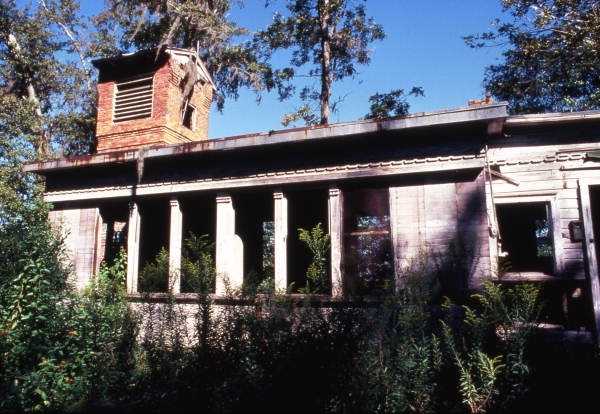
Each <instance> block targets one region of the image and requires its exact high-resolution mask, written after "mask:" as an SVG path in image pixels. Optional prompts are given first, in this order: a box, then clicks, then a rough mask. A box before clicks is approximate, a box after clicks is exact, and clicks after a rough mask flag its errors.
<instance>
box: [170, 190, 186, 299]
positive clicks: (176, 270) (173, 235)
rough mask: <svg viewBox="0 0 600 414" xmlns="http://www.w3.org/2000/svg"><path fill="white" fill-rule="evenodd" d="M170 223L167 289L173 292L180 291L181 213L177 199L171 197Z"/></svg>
mask: <svg viewBox="0 0 600 414" xmlns="http://www.w3.org/2000/svg"><path fill="white" fill-rule="evenodd" d="M170 204H171V225H170V230H169V233H170V234H169V289H171V292H172V293H173V294H177V293H179V292H180V291H181V242H182V238H183V237H182V233H183V214H182V212H181V206H180V205H179V200H177V199H176V198H173V199H171V203H170Z"/></svg>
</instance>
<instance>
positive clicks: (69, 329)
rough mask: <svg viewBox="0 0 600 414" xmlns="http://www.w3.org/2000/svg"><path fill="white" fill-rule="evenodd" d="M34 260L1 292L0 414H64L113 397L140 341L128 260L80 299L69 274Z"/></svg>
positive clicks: (119, 262)
mask: <svg viewBox="0 0 600 414" xmlns="http://www.w3.org/2000/svg"><path fill="white" fill-rule="evenodd" d="M30 256H31V258H29V259H22V262H23V267H22V271H21V272H20V273H19V274H18V275H17V276H16V277H15V279H14V280H12V281H11V282H10V283H8V284H6V285H5V286H3V291H2V300H3V306H2V312H1V313H0V332H1V334H0V352H1V355H2V361H3V363H2V365H1V368H0V390H1V391H2V394H3V395H4V398H3V400H2V401H1V402H0V409H9V410H11V409H16V410H25V411H31V410H33V411H41V410H64V409H67V408H73V407H77V406H79V405H81V404H85V405H93V404H94V403H96V402H98V401H101V400H103V399H105V398H107V397H108V396H109V395H110V396H114V395H115V392H116V390H117V389H118V387H119V385H120V384H123V383H124V382H125V381H126V379H127V373H126V371H127V370H128V367H129V364H128V357H127V356H128V354H129V351H130V350H131V347H132V340H133V338H134V337H135V332H134V326H135V325H134V323H133V321H132V319H131V317H130V313H129V311H128V308H127V304H126V302H125V300H124V283H123V281H124V275H125V271H124V269H125V266H124V263H125V259H124V257H121V258H120V259H119V260H117V262H116V263H115V265H113V266H112V267H111V268H106V267H103V269H102V271H101V272H100V274H99V275H98V278H97V280H95V281H93V282H92V284H91V285H90V286H89V287H88V288H87V289H86V291H85V292H84V293H83V294H82V295H77V294H74V293H71V292H70V291H69V290H68V289H66V285H65V283H64V281H65V278H66V272H65V271H61V270H60V268H52V267H53V265H52V261H50V262H48V261H47V260H45V259H44V258H43V256H42V257H39V255H38V254H37V253H36V252H35V251H34V252H31V254H30ZM4 305H6V306H4Z"/></svg>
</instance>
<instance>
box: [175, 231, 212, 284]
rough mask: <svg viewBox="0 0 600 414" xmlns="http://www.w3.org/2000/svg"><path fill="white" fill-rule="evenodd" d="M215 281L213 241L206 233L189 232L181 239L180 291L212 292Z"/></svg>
mask: <svg viewBox="0 0 600 414" xmlns="http://www.w3.org/2000/svg"><path fill="white" fill-rule="evenodd" d="M215 281H216V269H215V263H214V243H213V242H211V241H210V238H209V236H208V235H206V234H203V235H199V236H198V235H196V234H194V233H190V234H189V236H188V237H187V238H186V239H185V240H184V241H183V253H182V257H181V291H182V292H194V293H201V294H208V293H213V292H214V291H215Z"/></svg>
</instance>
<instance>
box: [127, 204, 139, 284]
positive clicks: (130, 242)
mask: <svg viewBox="0 0 600 414" xmlns="http://www.w3.org/2000/svg"><path fill="white" fill-rule="evenodd" d="M141 226H142V218H141V216H140V211H139V206H138V203H137V202H135V201H132V202H131V203H130V205H129V222H128V224H127V293H137V286H138V270H139V262H140V228H141Z"/></svg>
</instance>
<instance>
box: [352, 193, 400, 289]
mask: <svg viewBox="0 0 600 414" xmlns="http://www.w3.org/2000/svg"><path fill="white" fill-rule="evenodd" d="M343 271H344V290H345V292H346V293H347V294H350V295H365V294H368V295H378V294H384V293H387V292H390V291H391V290H392V289H393V287H394V262H393V254H392V241H391V236H390V213H389V194H388V190H387V189H386V188H382V189H359V190H350V191H344V253H343Z"/></svg>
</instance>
